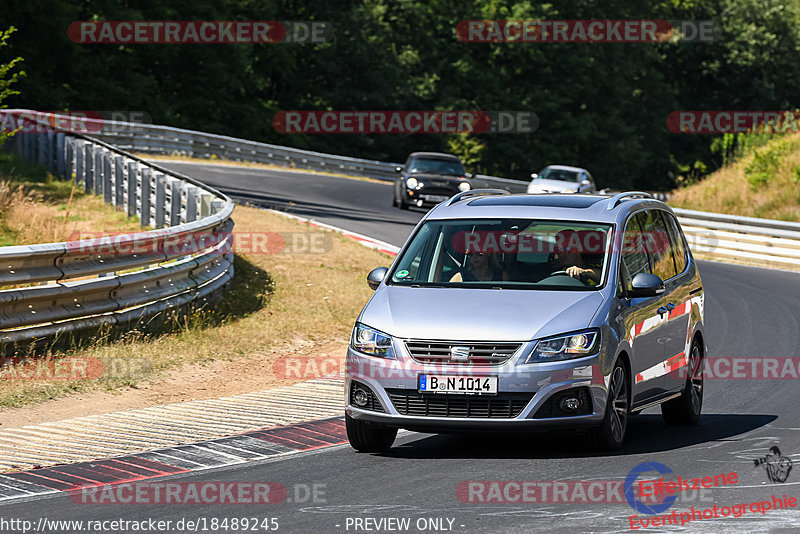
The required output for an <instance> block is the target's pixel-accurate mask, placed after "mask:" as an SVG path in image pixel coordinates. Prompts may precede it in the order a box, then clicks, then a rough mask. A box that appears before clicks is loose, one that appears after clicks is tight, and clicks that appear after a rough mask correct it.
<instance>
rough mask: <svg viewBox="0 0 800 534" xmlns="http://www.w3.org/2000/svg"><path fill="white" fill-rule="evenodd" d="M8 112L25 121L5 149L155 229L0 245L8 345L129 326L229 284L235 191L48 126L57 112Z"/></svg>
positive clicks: (1, 322) (1, 327) (0, 332)
mask: <svg viewBox="0 0 800 534" xmlns="http://www.w3.org/2000/svg"><path fill="white" fill-rule="evenodd" d="M8 113H10V114H13V115H14V120H15V123H14V124H17V125H22V126H23V128H22V130H21V131H20V132H18V133H17V134H16V135H14V136H13V137H11V138H10V139H8V140H7V142H6V145H5V146H4V147H3V148H5V149H7V150H12V151H15V152H16V153H17V154H19V155H20V156H22V157H24V158H26V159H29V160H32V161H35V162H37V163H39V164H41V165H44V166H45V167H46V168H47V169H48V170H49V171H50V172H51V173H53V174H54V175H56V176H58V177H61V178H66V179H74V180H75V182H76V183H81V184H83V187H84V189H85V190H86V191H87V192H90V193H93V194H95V195H98V196H102V198H103V199H104V200H105V202H107V203H109V204H112V205H114V206H116V207H117V209H119V210H124V211H125V212H126V213H127V214H128V215H129V216H136V217H138V218H139V220H140V221H141V224H142V226H143V227H148V226H149V227H153V228H155V229H153V230H147V229H144V230H143V231H142V232H139V233H135V234H125V235H107V236H103V235H100V236H98V237H96V238H91V239H85V240H79V241H71V242H63V243H46V244H36V245H23V246H10V247H0V288H2V289H0V345H8V344H11V343H15V342H20V341H28V340H33V339H38V338H43V337H50V336H58V335H61V334H63V333H66V332H70V331H75V330H79V329H82V328H86V327H97V326H100V325H103V324H128V323H129V322H130V321H137V320H141V319H145V318H148V317H151V316H153V315H154V314H157V313H160V312H164V311H169V310H170V309H173V308H175V307H177V306H182V305H185V304H189V303H195V304H199V305H202V304H205V303H208V302H212V301H213V300H215V299H216V298H218V297H219V296H220V295H221V294H222V292H224V291H225V290H226V289H227V287H228V285H229V281H230V279H231V278H232V277H233V254H232V252H231V245H232V233H231V232H232V229H233V220H232V219H231V214H232V213H233V207H234V205H233V202H232V201H231V200H230V199H229V198H228V197H227V196H225V195H224V194H222V193H220V192H218V191H216V190H214V189H212V188H210V187H208V186H206V185H204V184H202V183H200V182H198V181H196V180H194V179H192V178H190V177H188V176H184V175H182V174H179V173H176V172H174V171H170V170H168V169H165V168H163V167H160V166H159V165H155V164H153V163H149V162H146V161H144V160H142V159H140V158H137V157H135V156H133V155H131V154H128V153H126V152H123V151H122V150H120V149H119V148H117V147H114V146H112V145H110V144H108V143H105V142H103V141H102V140H100V139H98V138H96V137H94V136H92V135H85V134H81V133H77V132H58V131H46V130H47V129H48V125H52V122H53V121H54V119H57V118H58V117H57V116H53V115H52V114H44V113H38V112H33V111H24V112H21V111H19V110H14V111H11V110H3V111H1V112H0V119H4V121H3V123H4V124H8V121H7V120H6V119H8V117H6V116H5V115H6V114H8ZM131 126H133V125H131ZM50 129H51V130H52V127H50Z"/></svg>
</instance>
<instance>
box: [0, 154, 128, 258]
mask: <svg viewBox="0 0 800 534" xmlns="http://www.w3.org/2000/svg"><path fill="white" fill-rule="evenodd" d="M139 228H140V226H139V222H138V221H137V220H136V219H135V218H132V217H127V216H126V215H125V213H124V212H122V211H117V210H115V208H114V207H112V206H110V205H108V204H105V203H104V202H103V200H102V199H101V198H99V197H95V196H93V195H87V194H85V193H84V192H83V188H82V186H75V185H74V184H73V183H71V182H68V181H62V180H56V179H54V177H53V176H52V175H51V174H49V173H47V172H46V171H44V169H42V168H41V167H38V166H34V165H31V164H29V163H24V162H22V161H20V160H17V159H16V158H14V157H12V156H11V154H8V153H0V246H6V245H29V244H34V243H51V242H57V241H66V240H71V239H75V238H76V236H78V235H79V234H81V233H88V232H124V231H135V230H137V229H139Z"/></svg>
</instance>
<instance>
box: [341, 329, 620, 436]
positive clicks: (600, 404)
mask: <svg viewBox="0 0 800 534" xmlns="http://www.w3.org/2000/svg"><path fill="white" fill-rule="evenodd" d="M401 345H403V344H402V343H399V342H395V348H396V349H400V350H396V351H395V354H396V355H397V359H396V360H387V359H383V358H375V357H370V356H365V355H362V354H360V353H357V352H355V351H353V350H352V349H350V348H348V352H347V373H346V379H345V404H346V406H347V414H348V415H349V416H350V417H352V418H353V419H359V420H363V421H369V422H372V423H378V424H382V425H386V426H390V427H395V428H405V429H409V430H420V431H425V430H429V431H448V430H452V431H456V430H458V431H462V430H520V431H522V430H536V429H550V428H581V427H591V426H597V425H599V424H600V423H601V422H602V420H603V414H604V413H605V405H606V399H607V396H608V390H607V382H606V379H607V377H604V376H603V375H602V373H601V371H600V365H599V356H597V355H596V356H591V357H588V358H582V359H578V360H572V361H565V362H552V363H542V364H533V365H519V364H518V362H519V361H520V360H521V359H522V358H523V357H524V355H525V354H527V352H526V349H527V348H529V344H523V346H522V348H521V349H520V350H519V351H517V353H516V354H515V355H514V356H512V357H511V358H510V359H509V360H508V361H507V362H506V363H504V364H502V365H481V366H464V365H452V364H437V365H435V366H434V365H426V364H422V363H418V362H416V361H414V360H413V359H411V357H410V356H409V355H408V353H407V352H405V351H404V349H403V348H402V347H399V346H401ZM431 372H433V373H439V374H454V375H460V376H464V375H467V376H482V375H493V376H497V377H498V395H497V396H496V397H492V396H469V398H466V396H463V395H452V396H450V395H448V394H442V393H425V394H421V393H419V392H418V376H419V374H421V373H431ZM353 382H356V383H357V384H356V385H358V384H361V385H363V386H366V387H368V388H369V389H370V390H371V394H372V395H374V398H375V401H377V402H378V403H379V404H378V405H377V406H375V405H373V404H372V403H370V404H369V405H368V406H366V407H359V406H357V405H355V404H354V402H353V401H352V399H351V384H352V383H353ZM581 390H582V391H581ZM578 392H580V393H581V394H582V395H583V397H582V398H584V399H586V400H587V401H589V402H590V403H591V407H590V408H589V410H588V413H585V414H581V415H570V416H566V417H561V416H559V412H557V411H555V410H552V409H550V408H551V407H552V405H553V404H557V402H554V400H556V401H557V400H558V399H560V398H562V397H563V396H567V394H569V395H572V394H573V393H576V394H577V393H578ZM526 394H527V395H526ZM404 397H407V398H409V399H411V400H412V402H413V403H415V404H414V406H415V407H416V410H409V409H408V406H409V405H408V404H401V403H402V401H401V400H399V399H403V398H404ZM445 397H450V398H451V399H453V404H455V405H457V409H453V410H450V409H449V407H445V406H444V405H446V404H448V402H447V401H448V400H449V399H445ZM424 399H428V400H427V401H425V400H424ZM489 399H497V401H493V406H498V405H499V406H501V408H500V410H499V412H501V413H500V414H499V415H498V410H495V411H494V413H492V409H491V408H489V413H492V416H491V417H486V416H485V413H486V410H487V408H486V405H487V403H488V402H487V401H489ZM505 399H508V401H507V403H508V413H509V415H507V416H506V415H504V412H505V411H506V407H505V406H506V404H504V403H503V401H504V400H505ZM512 399H514V400H513V408H512ZM520 399H525V400H522V401H520ZM527 399H529V400H527ZM549 399H550V402H549V403H548V400H549ZM396 403H397V404H396ZM470 403H471V404H472V405H478V408H477V409H474V411H475V412H478V413H480V414H483V415H484V416H481V415H478V416H469V417H464V416H463V415H464V411H465V410H466V411H467V413H469V408H466V405H468V404H470ZM429 406H430V407H431V408H430V409H428V407H429ZM401 411H402V412H405V414H404V413H401ZM420 411H422V412H423V413H428V412H434V413H435V414H436V415H420ZM409 412H415V413H409ZM451 412H452V413H451ZM443 413H447V414H448V415H442V414H443ZM454 413H455V414H457V415H453V414H454ZM581 413H583V410H582V411H581ZM512 414H513V415H512ZM473 415H474V414H473Z"/></svg>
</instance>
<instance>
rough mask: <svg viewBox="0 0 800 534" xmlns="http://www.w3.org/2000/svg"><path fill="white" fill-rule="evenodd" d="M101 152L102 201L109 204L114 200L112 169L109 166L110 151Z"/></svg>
mask: <svg viewBox="0 0 800 534" xmlns="http://www.w3.org/2000/svg"><path fill="white" fill-rule="evenodd" d="M103 152H104V153H103V201H104V202H105V203H106V204H111V203H112V202H113V201H114V171H113V167H112V166H111V152H106V151H103Z"/></svg>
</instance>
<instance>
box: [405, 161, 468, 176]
mask: <svg viewBox="0 0 800 534" xmlns="http://www.w3.org/2000/svg"><path fill="white" fill-rule="evenodd" d="M411 172H412V173H417V172H426V173H430V174H447V175H451V176H464V166H463V165H461V163H459V162H458V161H455V160H449V159H415V160H414V161H413V162H412V163H411Z"/></svg>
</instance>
